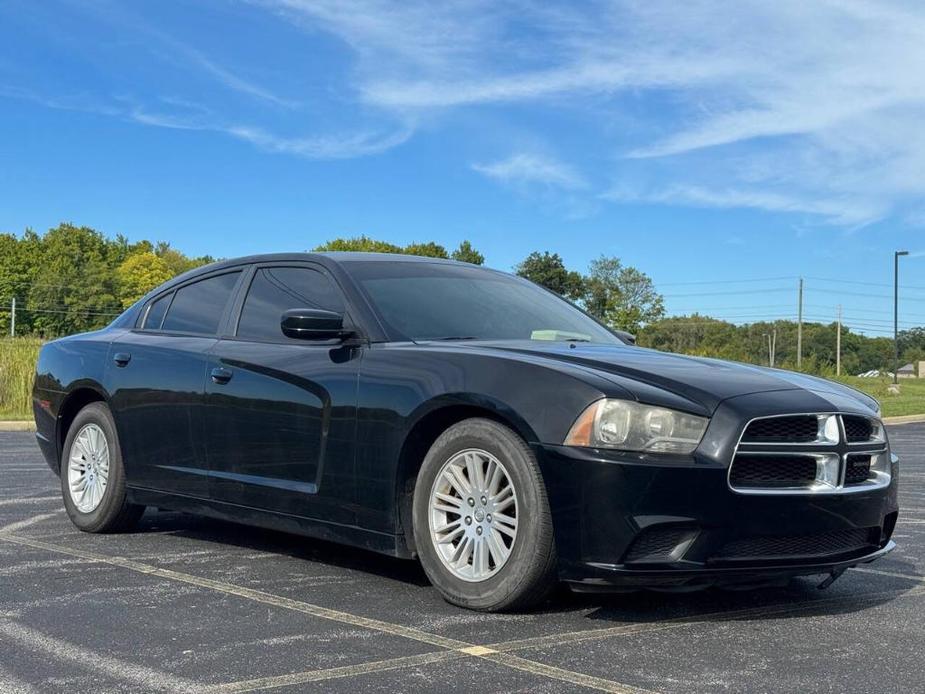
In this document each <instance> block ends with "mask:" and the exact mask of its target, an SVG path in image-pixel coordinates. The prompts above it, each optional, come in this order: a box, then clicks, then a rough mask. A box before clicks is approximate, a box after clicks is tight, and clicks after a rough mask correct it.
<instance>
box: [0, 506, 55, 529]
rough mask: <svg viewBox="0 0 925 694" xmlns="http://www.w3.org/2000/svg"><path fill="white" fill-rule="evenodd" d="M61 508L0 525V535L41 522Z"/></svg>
mask: <svg viewBox="0 0 925 694" xmlns="http://www.w3.org/2000/svg"><path fill="white" fill-rule="evenodd" d="M63 510H64V509H61V510H59V511H55V512H54V513H42V514H39V515H38V516H32V518H26V519H25V520H21V521H16V522H15V523H10V524H9V525H4V526H3V527H0V535H2V534H4V533H15V532H16V531H17V530H22V529H23V528H28V527H29V526H30V525H35V524H36V523H41V522H42V521H44V520H48V519H49V518H54V517H55V516H57V515H58V514H59V513H61V511H63Z"/></svg>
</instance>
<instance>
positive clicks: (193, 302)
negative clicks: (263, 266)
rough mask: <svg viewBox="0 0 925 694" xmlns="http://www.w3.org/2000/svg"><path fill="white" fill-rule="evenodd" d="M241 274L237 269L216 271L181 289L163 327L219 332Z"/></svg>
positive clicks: (164, 328)
mask: <svg viewBox="0 0 925 694" xmlns="http://www.w3.org/2000/svg"><path fill="white" fill-rule="evenodd" d="M240 274H241V273H240V271H238V272H229V273H226V274H224V275H216V276H215V277H209V278H208V279H204V280H200V281H199V282H194V283H193V284H188V285H186V286H185V287H181V288H180V289H178V290H177V295H176V297H174V300H173V303H172V304H170V309H169V310H168V311H167V316H166V317H165V318H164V322H163V324H162V325H161V330H167V331H171V332H184V333H205V334H208V335H212V334H215V333H216V332H218V324H219V322H220V321H221V319H222V313H224V311H225V305H226V304H227V303H228V300H229V299H230V298H231V292H232V290H233V289H234V286H235V284H236V283H237V281H238V276H239V275H240ZM152 308H153V306H152Z"/></svg>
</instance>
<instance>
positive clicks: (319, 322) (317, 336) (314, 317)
mask: <svg viewBox="0 0 925 694" xmlns="http://www.w3.org/2000/svg"><path fill="white" fill-rule="evenodd" d="M279 327H280V328H281V329H282V331H283V335H285V336H286V337H292V338H296V339H298V340H334V339H343V338H345V337H349V336H350V335H351V334H352V333H351V331H349V330H344V316H343V314H340V313H335V312H334V311H325V310H323V309H320V308H293V309H290V310H288V311H286V312H285V313H284V314H283V317H282V319H281V320H280V323H279Z"/></svg>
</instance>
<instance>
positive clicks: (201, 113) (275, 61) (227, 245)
mask: <svg viewBox="0 0 925 694" xmlns="http://www.w3.org/2000/svg"><path fill="white" fill-rule="evenodd" d="M923 39H925V8H923V7H922V5H921V3H917V2H893V3H887V2H861V1H851V2H848V1H844V2H835V1H831V2H807V1H806V0H803V1H799V2H792V1H789V0H782V1H780V2H774V3H767V2H749V1H743V2H737V3H732V4H730V3H721V2H701V1H696V0H694V1H692V2H685V3H680V4H679V3H677V2H660V1H658V0H652V1H649V2H644V3H643V2H589V3H573V2H567V3H560V4H554V3H548V2H542V3H541V2H536V3H534V2H530V1H529V0H520V1H518V2H513V3H501V2H478V1H471V2H454V1H448V2H441V3H431V2H416V1H415V0H406V1H405V2H401V3H385V2H375V1H372V0H360V1H358V2H352V1H349V0H320V1H318V2H311V1H309V0H254V1H253V2H234V1H232V0H198V1H196V2H192V1H189V2H168V1H166V0H165V1H160V2H117V1H115V0H113V1H106V0H67V1H63V2H59V1H55V0H43V2H40V3H37V2H34V1H31V0H6V1H5V2H4V3H2V4H0V230H3V231H13V232H20V231H22V230H23V229H24V228H26V227H32V228H35V229H37V230H43V229H45V228H48V227H50V226H54V225H56V224H57V223H58V222H60V221H63V220H69V221H73V222H75V223H78V224H86V225H89V226H93V227H95V228H98V229H100V230H101V231H104V232H105V233H107V234H111V235H114V234H116V233H122V234H125V235H126V236H128V237H129V238H132V239H140V238H150V239H155V240H167V241H170V242H171V243H172V244H174V245H175V246H176V247H178V248H180V249H182V250H184V251H186V252H189V253H194V254H202V253H208V254H212V255H216V256H224V257H230V256H235V255H241V254H246V253H253V252H267V251H279V250H303V249H307V248H311V247H312V246H314V245H316V244H318V243H320V242H322V241H324V240H326V239H328V238H332V237H335V236H342V235H357V234H361V233H365V234H368V235H371V236H374V237H378V238H383V239H387V240H390V241H394V242H397V243H406V242H410V241H422V240H431V239H433V240H436V241H438V242H441V243H443V244H445V245H447V246H449V247H452V246H455V245H456V244H457V243H458V242H459V241H460V240H462V239H464V238H468V239H470V240H471V241H472V242H473V244H475V246H476V247H477V248H479V249H481V250H482V251H483V252H484V253H485V255H486V256H487V260H488V263H489V264H490V265H492V266H495V267H499V268H503V269H508V268H510V267H511V266H512V265H513V264H514V263H516V262H517V261H518V260H520V259H521V258H522V257H523V256H524V255H526V254H527V253H528V252H529V251H531V250H550V251H555V252H558V253H560V254H561V255H562V256H563V257H564V258H565V259H566V261H567V262H568V264H569V265H571V266H573V267H575V268H577V269H583V268H584V267H585V266H586V265H587V263H588V261H589V260H590V259H592V258H594V257H596V256H598V255H600V254H602V253H604V254H609V255H618V256H620V257H622V258H623V259H625V260H626V261H627V262H629V263H631V264H634V265H636V266H638V267H639V268H641V269H642V270H644V271H645V272H647V273H649V274H650V275H651V276H652V277H653V278H654V279H655V281H656V283H657V286H658V287H659V289H660V290H661V291H662V292H663V293H664V294H665V295H666V301H667V304H668V307H669V309H670V310H671V311H672V312H689V311H692V310H695V309H700V310H701V311H703V312H707V313H711V314H714V315H718V316H723V317H729V318H731V319H734V320H737V321H744V320H752V319H760V318H766V317H788V316H792V315H793V314H794V313H795V305H796V278H797V276H799V275H803V276H806V277H807V278H813V279H807V298H806V301H807V305H808V307H807V315H808V316H810V317H817V318H820V319H828V318H830V317H831V316H833V315H834V311H835V306H836V305H837V304H842V305H843V306H844V311H845V315H846V316H847V319H848V323H849V325H854V326H855V327H856V328H858V329H864V330H866V331H868V332H870V333H871V334H881V333H882V334H885V333H886V332H888V331H889V321H890V319H891V302H890V295H891V287H890V283H891V281H892V275H891V273H892V251H893V250H894V249H895V248H906V249H908V250H910V251H912V253H913V255H912V256H911V257H909V258H907V259H904V261H903V263H904V265H903V272H904V275H903V284H904V285H906V289H905V290H904V295H905V296H906V301H905V302H904V304H903V322H904V323H905V324H908V325H911V324H925V125H923V124H925V118H923V116H925V79H923V77H922V75H925V40H923ZM774 278H780V279H774ZM736 280H749V281H748V282H736ZM831 280H840V281H831Z"/></svg>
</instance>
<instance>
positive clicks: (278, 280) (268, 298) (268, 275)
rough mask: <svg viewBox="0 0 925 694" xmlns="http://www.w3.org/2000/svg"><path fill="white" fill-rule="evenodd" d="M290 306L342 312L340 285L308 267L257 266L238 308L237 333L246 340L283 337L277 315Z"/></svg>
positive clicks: (280, 314)
mask: <svg viewBox="0 0 925 694" xmlns="http://www.w3.org/2000/svg"><path fill="white" fill-rule="evenodd" d="M293 308H320V309H325V310H327V311H336V312H337V313H343V312H344V300H343V297H342V296H341V293H340V289H338V287H337V286H336V285H335V284H334V283H333V282H332V281H331V280H330V279H329V278H328V276H327V275H325V274H324V273H322V272H319V271H318V270H312V269H310V268H307V267H272V268H260V269H259V270H257V272H256V273H255V274H254V279H253V281H252V282H251V286H250V289H249V290H248V292H247V298H246V299H245V300H244V306H243V307H242V309H241V318H240V320H239V321H238V331H237V336H238V337H240V338H245V339H248V340H286V339H288V338H286V337H284V336H283V333H282V330H280V326H279V323H280V318H281V317H282V315H283V313H285V312H286V311H288V310H289V309H293Z"/></svg>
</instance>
